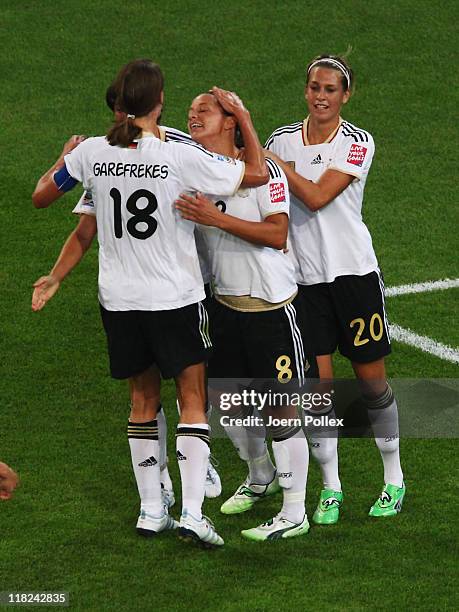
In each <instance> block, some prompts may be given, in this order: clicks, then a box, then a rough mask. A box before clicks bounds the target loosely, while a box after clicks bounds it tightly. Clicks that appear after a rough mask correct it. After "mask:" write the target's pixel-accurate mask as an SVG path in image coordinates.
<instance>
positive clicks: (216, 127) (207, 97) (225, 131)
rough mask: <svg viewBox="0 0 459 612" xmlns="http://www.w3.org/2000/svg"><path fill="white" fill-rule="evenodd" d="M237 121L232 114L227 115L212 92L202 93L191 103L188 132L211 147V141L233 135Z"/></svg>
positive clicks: (201, 142) (194, 138)
mask: <svg viewBox="0 0 459 612" xmlns="http://www.w3.org/2000/svg"><path fill="white" fill-rule="evenodd" d="M235 126H236V123H235V120H234V118H233V117H232V116H230V115H226V114H225V113H224V111H223V109H222V107H221V106H220V104H219V103H218V102H217V100H216V98H215V96H213V95H212V94H208V93H205V94H201V95H199V96H197V97H196V98H195V99H194V100H193V102H192V103H191V106H190V109H189V111H188V132H189V133H190V136H191V137H192V138H193V140H195V141H196V142H199V143H200V144H202V145H204V146H206V147H207V148H209V145H210V144H211V143H215V142H217V141H218V140H219V139H220V138H221V137H224V138H225V139H226V138H227V137H228V136H232V138H233V139H234V129H235Z"/></svg>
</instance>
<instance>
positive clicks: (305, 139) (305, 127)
mask: <svg viewBox="0 0 459 612" xmlns="http://www.w3.org/2000/svg"><path fill="white" fill-rule="evenodd" d="M342 123H343V119H342V117H340V118H339V122H338V125H337V126H336V128H335V129H334V130H333V131H332V132H331V133H330V134H329V135H328V136H327V138H326V140H324V141H323V142H321V143H318V144H327V143H328V142H331V141H332V140H333V138H334V137H335V136H336V133H337V132H338V130H339V128H340V126H341V124H342ZM308 125H309V115H308V116H307V117H306V119H305V120H304V121H303V143H304V146H305V147H307V146H309V145H310V144H311V143H310V142H309V140H308Z"/></svg>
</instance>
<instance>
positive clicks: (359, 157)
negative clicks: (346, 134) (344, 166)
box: [347, 144, 367, 168]
mask: <svg viewBox="0 0 459 612" xmlns="http://www.w3.org/2000/svg"><path fill="white" fill-rule="evenodd" d="M366 154H367V149H366V148H365V147H362V146H361V145H358V144H353V145H352V146H351V148H350V149H349V154H348V156H347V163H348V164H353V165H354V166H359V168H361V167H362V164H363V162H364V160H365V155H366Z"/></svg>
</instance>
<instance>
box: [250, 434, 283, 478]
mask: <svg viewBox="0 0 459 612" xmlns="http://www.w3.org/2000/svg"><path fill="white" fill-rule="evenodd" d="M247 450H248V451H249V455H250V459H248V460H247V466H248V468H249V482H251V483H253V484H268V483H270V482H271V480H272V479H273V478H274V476H275V474H276V468H275V467H274V464H273V462H272V461H271V457H270V456H269V451H268V446H267V444H266V440H263V445H260V444H259V441H257V443H256V444H254V445H253V446H252V441H251V440H250V439H249V441H248V446H247ZM260 451H261V452H262V454H261V455H260V456H259V457H257V456H254V455H255V454H256V453H259V452H260Z"/></svg>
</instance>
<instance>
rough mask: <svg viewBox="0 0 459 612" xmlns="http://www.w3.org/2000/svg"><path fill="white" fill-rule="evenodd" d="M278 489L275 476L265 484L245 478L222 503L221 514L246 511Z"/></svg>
mask: <svg viewBox="0 0 459 612" xmlns="http://www.w3.org/2000/svg"><path fill="white" fill-rule="evenodd" d="M278 491H280V486H279V482H278V480H277V476H274V478H273V479H272V480H271V482H269V483H268V484H265V485H260V484H253V483H250V482H249V479H248V478H247V479H246V481H245V482H244V483H243V484H241V486H240V487H239V488H238V489H237V491H236V493H234V495H232V496H231V497H230V498H229V499H227V500H226V502H224V503H223V504H222V506H221V508H220V512H222V513H223V514H239V513H240V512H247V510H250V509H251V508H253V506H254V505H255V504H256V503H257V502H259V501H260V500H262V499H266V497H268V496H269V495H274V493H277V492H278Z"/></svg>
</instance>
